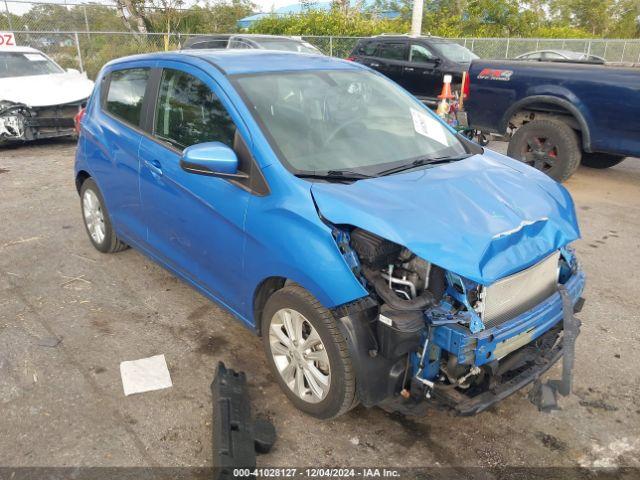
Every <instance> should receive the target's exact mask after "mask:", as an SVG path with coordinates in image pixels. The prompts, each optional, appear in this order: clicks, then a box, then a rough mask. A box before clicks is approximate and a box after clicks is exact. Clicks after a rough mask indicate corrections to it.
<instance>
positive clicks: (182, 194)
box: [140, 64, 251, 311]
mask: <svg viewBox="0 0 640 480" xmlns="http://www.w3.org/2000/svg"><path fill="white" fill-rule="evenodd" d="M154 75H155V76H156V77H155V78H156V80H158V76H160V78H159V86H158V94H157V102H156V105H155V107H154V109H155V114H154V115H153V120H149V123H151V124H152V125H149V126H148V127H147V128H148V130H150V137H145V138H143V140H142V143H141V145H140V163H141V166H140V171H141V173H140V193H141V199H142V205H143V210H144V213H145V216H146V220H147V226H148V228H147V244H148V246H149V248H150V249H151V251H152V252H153V253H154V254H155V255H157V256H159V257H160V258H161V259H162V260H163V261H164V262H165V263H167V264H168V265H169V266H170V267H172V268H173V269H175V270H176V271H178V272H179V273H181V274H182V275H183V276H186V277H188V279H190V280H192V281H193V282H194V283H195V284H196V285H197V286H199V287H200V288H203V289H205V290H206V291H207V292H208V293H209V294H211V295H212V296H214V297H216V298H217V299H218V300H219V301H220V302H221V303H223V304H225V305H226V306H227V307H229V308H230V309H231V310H234V311H238V309H240V308H241V298H242V292H244V282H243V249H244V219H245V212H246V209H247V204H248V200H249V196H250V195H251V194H250V192H249V191H248V190H247V189H246V188H244V187H243V186H242V185H238V184H237V183H234V181H232V180H228V179H223V178H217V177H211V176H203V175H198V174H194V173H188V172H186V171H184V170H183V169H182V168H181V167H180V158H181V155H182V151H183V150H184V149H185V148H187V147H189V146H191V145H195V144H199V143H204V142H214V141H218V142H222V143H224V144H225V145H228V146H230V147H232V148H233V147H234V143H237V139H238V136H239V135H240V132H237V129H236V124H235V123H234V121H233V120H232V119H231V116H230V115H229V112H228V110H227V108H226V107H225V105H224V104H223V103H222V102H221V100H220V95H221V92H220V91H219V87H218V86H217V84H216V83H215V81H214V80H213V79H211V78H210V77H208V75H206V74H205V73H203V72H201V71H200V70H198V69H196V68H192V67H189V66H181V64H176V65H175V68H164V69H163V70H161V71H160V70H155V71H154ZM227 105H229V104H227ZM234 141H235V142H234Z"/></svg>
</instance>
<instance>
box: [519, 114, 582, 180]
mask: <svg viewBox="0 0 640 480" xmlns="http://www.w3.org/2000/svg"><path fill="white" fill-rule="evenodd" d="M507 155H509V156H510V157H511V158H515V159H516V160H520V161H521V162H524V163H527V164H529V165H531V166H532V167H534V168H537V169H538V170H540V171H542V172H544V173H546V174H547V175H549V176H550V177H551V178H553V179H555V180H557V181H558V182H564V181H565V180H567V179H568V178H569V177H570V176H571V175H573V173H574V172H575V171H576V170H577V169H578V167H579V166H580V159H581V157H582V151H581V149H580V143H579V140H578V135H577V134H576V132H575V131H574V130H573V129H572V128H571V127H570V126H569V125H567V124H566V123H564V122H563V121H560V120H533V121H531V122H528V123H525V124H524V125H522V126H521V127H520V128H518V129H517V130H516V132H515V133H514V134H513V136H512V137H511V140H510V141H509V149H508V150H507Z"/></svg>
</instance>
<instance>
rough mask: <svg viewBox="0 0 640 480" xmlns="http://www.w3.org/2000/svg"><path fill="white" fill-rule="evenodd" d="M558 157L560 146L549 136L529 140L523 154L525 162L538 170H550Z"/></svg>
mask: <svg viewBox="0 0 640 480" xmlns="http://www.w3.org/2000/svg"><path fill="white" fill-rule="evenodd" d="M557 158H558V146H557V145H556V144H555V142H553V141H552V140H551V139H549V138H545V137H533V138H530V139H528V140H527V145H526V146H525V148H524V152H523V154H522V160H523V162H524V163H527V164H529V165H531V166H532V167H534V168H537V169H538V170H541V171H543V172H546V171H548V170H550V169H551V168H552V167H553V166H554V165H555V162H556V159H557Z"/></svg>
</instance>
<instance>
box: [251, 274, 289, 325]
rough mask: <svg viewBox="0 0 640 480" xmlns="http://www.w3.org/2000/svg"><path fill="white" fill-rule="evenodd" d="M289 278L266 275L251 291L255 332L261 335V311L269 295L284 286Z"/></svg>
mask: <svg viewBox="0 0 640 480" xmlns="http://www.w3.org/2000/svg"><path fill="white" fill-rule="evenodd" d="M287 282H291V280H290V279H288V278H285V277H278V276H273V277H268V278H265V279H264V280H262V281H261V282H260V283H259V284H258V286H257V287H256V289H255V291H254V292H253V319H254V322H255V328H256V333H257V334H258V336H262V321H261V319H262V312H263V311H264V307H265V305H266V304H267V300H269V297H270V296H271V295H273V294H274V293H275V292H277V291H278V290H280V289H281V288H282V287H284V286H285V285H286V284H287Z"/></svg>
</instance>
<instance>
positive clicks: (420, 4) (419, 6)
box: [411, 0, 424, 37]
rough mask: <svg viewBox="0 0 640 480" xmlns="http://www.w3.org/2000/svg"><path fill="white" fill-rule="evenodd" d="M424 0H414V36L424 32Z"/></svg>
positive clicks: (412, 30) (412, 22) (412, 27)
mask: <svg viewBox="0 0 640 480" xmlns="http://www.w3.org/2000/svg"><path fill="white" fill-rule="evenodd" d="M423 8H424V0H413V12H412V14H411V35H412V36H414V37H417V36H419V35H420V34H421V33H422V10H423Z"/></svg>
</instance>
